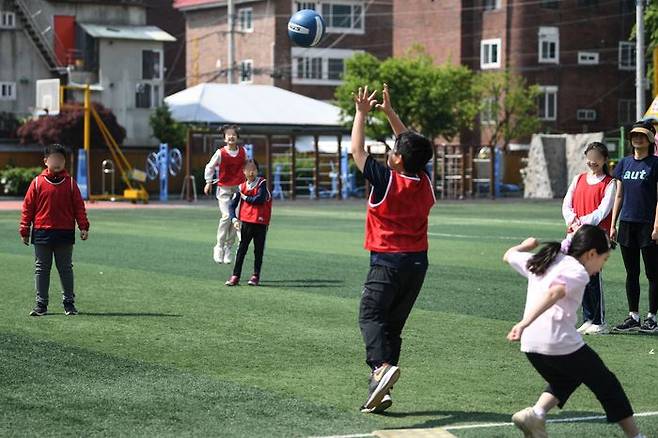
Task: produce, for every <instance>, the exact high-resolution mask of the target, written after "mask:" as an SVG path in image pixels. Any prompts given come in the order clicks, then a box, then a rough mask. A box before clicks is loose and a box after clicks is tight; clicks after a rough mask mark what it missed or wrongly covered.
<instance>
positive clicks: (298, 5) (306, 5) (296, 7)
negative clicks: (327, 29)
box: [292, 0, 319, 14]
mask: <svg viewBox="0 0 658 438" xmlns="http://www.w3.org/2000/svg"><path fill="white" fill-rule="evenodd" d="M318 3H319V2H317V1H310V2H305V1H297V0H295V1H293V2H292V13H293V14H294V13H295V12H298V11H300V10H302V9H310V10H312V11H316V12H317V10H318ZM310 6H312V7H310Z"/></svg>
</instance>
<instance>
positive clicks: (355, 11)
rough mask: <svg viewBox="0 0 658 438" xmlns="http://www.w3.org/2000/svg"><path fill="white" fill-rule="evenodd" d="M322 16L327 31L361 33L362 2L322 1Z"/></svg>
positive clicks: (362, 27)
mask: <svg viewBox="0 0 658 438" xmlns="http://www.w3.org/2000/svg"><path fill="white" fill-rule="evenodd" d="M321 4H322V16H323V18H324V20H325V21H326V23H327V32H334V33H363V32H364V25H363V22H364V17H363V2H360V1H359V2H346V1H342V2H341V1H330V2H322V3H321Z"/></svg>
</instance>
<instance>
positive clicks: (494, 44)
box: [480, 38, 502, 70]
mask: <svg viewBox="0 0 658 438" xmlns="http://www.w3.org/2000/svg"><path fill="white" fill-rule="evenodd" d="M501 44H502V43H501V40H500V38H495V39H490V40H482V41H481V42H480V68H481V69H483V70H485V69H490V68H500V46H501Z"/></svg>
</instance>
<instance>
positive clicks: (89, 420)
mask: <svg viewBox="0 0 658 438" xmlns="http://www.w3.org/2000/svg"><path fill="white" fill-rule="evenodd" d="M274 208H275V210H274V217H273V222H272V225H271V227H270V232H269V234H268V241H267V247H266V251H265V262H264V267H263V273H262V286H261V287H258V288H252V287H247V286H246V285H245V286H241V287H237V288H228V287H225V286H224V285H223V282H224V281H225V280H226V279H227V278H228V276H229V275H230V269H231V268H230V267H229V266H227V265H220V266H218V265H216V264H214V263H213V261H212V259H211V253H212V251H211V250H212V245H213V244H214V238H215V230H216V226H217V211H216V209H215V208H214V207H211V205H210V204H205V205H201V206H197V207H194V208H181V209H126V210H121V209H112V210H100V209H91V210H90V211H89V217H90V220H91V223H92V229H91V233H90V238H89V240H88V241H87V242H78V243H77V244H76V249H75V252H74V264H75V268H74V270H75V274H76V293H77V305H78V309H79V310H80V312H81V314H80V315H78V316H75V317H66V316H64V314H63V311H62V307H61V303H60V295H59V291H60V288H59V280H58V277H57V274H56V271H55V269H54V267H53V275H52V277H51V278H52V279H51V281H52V286H51V303H50V306H49V312H50V315H47V316H45V317H42V318H31V317H28V316H27V315H28V313H29V311H30V309H31V308H32V306H33V304H34V291H33V287H34V286H33V255H32V249H31V248H27V247H25V246H23V245H22V244H21V243H20V240H19V238H18V234H17V226H18V216H19V213H18V211H0V274H1V275H0V303H1V304H0V312H1V314H2V316H1V317H0V436H36V435H38V436H63V435H76V436H158V437H160V436H220V437H243V436H245V437H298V436H299V437H306V436H328V435H346V434H347V435H350V434H368V433H370V432H371V431H374V430H380V429H389V428H394V429H397V428H429V427H438V426H450V425H453V426H454V425H463V424H471V423H492V422H493V423H499V422H509V419H510V416H511V414H512V413H513V412H515V411H517V410H519V409H521V408H523V407H526V406H529V405H532V404H533V403H534V401H535V400H536V397H537V395H538V394H539V393H540V392H541V390H542V388H543V385H544V384H543V382H542V380H541V378H540V377H539V376H538V375H537V374H536V372H535V371H534V370H533V369H532V368H531V366H530V364H529V363H528V362H527V360H526V359H525V357H524V356H523V355H522V353H520V352H519V350H518V348H519V346H518V344H509V343H508V342H507V341H506V339H505V335H506V333H507V331H508V329H509V328H510V327H511V326H512V325H513V323H514V322H516V321H517V320H518V319H519V318H520V317H521V314H522V310H523V303H524V299H525V282H524V279H523V278H521V277H520V276H518V275H517V274H515V273H514V272H513V271H512V270H511V269H510V268H509V267H507V266H505V265H504V264H503V263H502V262H501V255H502V253H503V252H504V250H505V249H506V248H507V247H509V246H511V245H512V244H514V243H516V242H518V241H520V240H521V239H522V238H525V237H527V236H529V235H533V236H536V237H539V238H545V239H546V238H553V239H559V238H561V236H562V234H563V231H564V226H563V224H562V222H561V217H560V207H559V204H558V203H556V202H545V203H530V202H521V201H518V202H500V203H489V202H479V203H441V202H440V203H439V204H438V205H437V206H436V207H435V208H434V210H433V212H432V215H431V218H430V230H429V231H430V269H429V271H428V275H427V278H426V282H425V286H424V288H423V291H422V292H421V295H420V297H419V299H418V302H417V304H416V307H415V309H414V311H413V312H412V314H411V317H410V319H409V321H408V323H407V326H406V328H405V332H404V333H403V337H404V343H403V352H402V361H401V364H400V365H401V369H402V375H401V377H400V381H399V382H398V383H397V385H396V386H395V390H394V391H393V399H394V405H393V407H392V408H391V409H390V410H389V411H388V413H387V414H386V415H379V416H378V415H364V414H361V413H359V412H358V407H359V406H360V404H361V403H362V402H363V401H364V399H365V396H366V389H367V377H368V369H367V367H366V365H365V364H364V352H363V346H362V341H361V336H360V333H359V330H358V325H357V313H358V300H359V294H360V291H361V287H362V283H363V280H364V279H365V275H366V272H367V269H368V255H367V253H366V252H365V251H364V250H363V249H362V240H363V229H364V211H365V209H364V205H363V203H361V202H358V203H357V202H345V203H323V202H318V203H310V202H300V203H296V204H295V203H278V204H275V207H274ZM252 260H253V259H252V257H251V254H249V256H248V257H247V260H246V263H245V268H244V274H243V277H247V278H248V275H249V274H250V273H251V263H252ZM247 278H243V283H245V284H246V279H247ZM604 278H605V283H606V285H605V290H606V295H605V300H606V305H607V314H608V317H609V318H608V319H609V321H610V322H612V323H616V322H618V321H621V320H622V319H623V318H624V316H625V313H626V310H625V309H626V305H625V302H626V299H625V294H624V289H623V285H624V283H623V268H622V262H621V255H620V254H619V253H618V252H617V253H615V254H614V255H613V256H612V257H611V259H610V261H609V262H608V264H607V266H606V269H605V271H604ZM642 286H643V295H642V299H641V310H642V312H646V306H647V296H646V282H645V281H643V283H642ZM586 341H587V342H588V343H589V345H590V346H592V347H593V348H594V349H595V350H596V351H597V352H598V353H599V354H600V355H601V356H602V357H603V359H604V361H605V362H606V363H607V365H608V366H609V367H610V368H611V369H612V370H613V371H614V372H616V374H617V376H618V377H619V378H620V380H621V381H622V384H623V385H624V387H625V389H626V391H627V393H628V395H629V398H630V400H631V402H632V404H633V407H634V409H635V411H636V412H638V413H640V412H652V411H658V392H657V391H656V389H655V388H656V380H657V378H658V336H655V337H654V336H648V335H626V336H625V335H609V336H599V337H588V338H587V339H586ZM652 349H655V351H656V354H650V352H651V350H652ZM596 415H602V409H601V407H600V405H599V403H598V402H597V400H596V399H595V398H594V396H593V395H592V394H591V393H590V392H589V391H588V390H586V388H581V389H579V390H578V391H577V392H576V393H575V394H574V396H573V398H572V399H571V400H569V403H568V405H567V406H566V408H565V410H564V411H562V412H559V413H558V412H557V411H556V412H555V413H554V414H553V415H552V416H549V418H572V417H586V416H596ZM638 423H639V424H640V426H641V428H642V430H643V432H644V433H645V434H647V435H648V436H650V437H658V416H647V417H642V418H638ZM548 430H549V433H550V434H551V436H552V437H621V436H623V435H622V433H621V431H620V430H619V429H618V428H617V427H616V426H613V425H607V424H606V423H604V422H602V421H588V422H577V423H560V424H550V425H549V426H548ZM451 432H452V433H453V434H455V435H457V436H458V437H519V436H521V433H520V432H518V431H517V430H516V429H515V428H513V427H509V426H502V427H490V428H478V429H464V430H461V429H460V430H452V431H451Z"/></svg>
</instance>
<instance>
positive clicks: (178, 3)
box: [174, 0, 225, 9]
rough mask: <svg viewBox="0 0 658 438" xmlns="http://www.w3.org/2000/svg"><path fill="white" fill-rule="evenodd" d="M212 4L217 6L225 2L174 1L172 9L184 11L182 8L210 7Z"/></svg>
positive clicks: (212, 0) (209, 0) (213, 0)
mask: <svg viewBox="0 0 658 438" xmlns="http://www.w3.org/2000/svg"><path fill="white" fill-rule="evenodd" d="M213 3H215V4H217V5H218V6H219V5H220V4H221V3H225V2H220V1H218V0H174V8H176V9H184V8H191V7H194V6H204V5H209V6H210V5H212V4H213Z"/></svg>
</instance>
